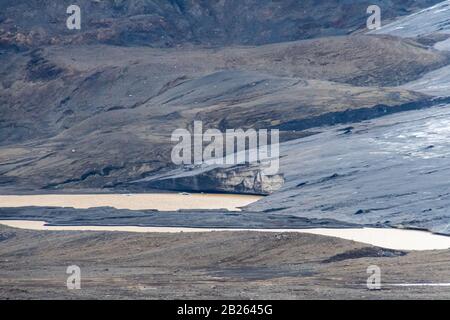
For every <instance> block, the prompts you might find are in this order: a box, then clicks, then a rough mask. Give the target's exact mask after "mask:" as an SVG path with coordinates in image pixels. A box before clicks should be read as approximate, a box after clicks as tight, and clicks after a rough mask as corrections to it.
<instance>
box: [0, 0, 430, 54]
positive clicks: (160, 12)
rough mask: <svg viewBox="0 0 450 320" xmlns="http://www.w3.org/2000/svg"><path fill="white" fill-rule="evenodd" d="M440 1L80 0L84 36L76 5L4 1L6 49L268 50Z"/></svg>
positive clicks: (1, 20)
mask: <svg viewBox="0 0 450 320" xmlns="http://www.w3.org/2000/svg"><path fill="white" fill-rule="evenodd" d="M438 2H439V0H437V1H436V0H370V1H368V0H367V1H366V0H358V1H347V0H333V1H330V0H319V1H317V0H314V1H312V0H308V1H297V0H257V1H255V0H214V1H209V0H77V1H76V2H75V3H76V4H77V5H79V6H80V8H81V12H82V28H81V31H69V30H67V28H66V24H65V21H66V18H67V15H66V8H67V7H68V6H69V5H70V4H73V3H74V1H68V0H64V1H55V0H3V1H1V3H0V45H2V46H7V47H15V48H29V47H34V46H39V45H49V44H99V43H103V44H115V45H125V46H130V45H145V46H153V47H167V46H174V45H177V44H190V45H191V44H194V45H197V44H202V45H214V46H223V45H230V44H257V45H259V44H265V43H277V42H283V41H292V40H299V39H309V38H315V37H323V36H335V35H345V34H349V33H351V32H354V31H356V30H358V29H360V28H364V27H365V23H366V19H367V16H368V15H367V13H366V9H367V7H368V6H369V5H372V4H377V5H379V6H380V7H381V8H382V12H383V19H387V20H389V19H392V18H395V17H398V16H402V15H407V14H409V13H411V12H414V11H416V10H418V9H420V8H424V7H428V6H431V5H433V4H435V3H438Z"/></svg>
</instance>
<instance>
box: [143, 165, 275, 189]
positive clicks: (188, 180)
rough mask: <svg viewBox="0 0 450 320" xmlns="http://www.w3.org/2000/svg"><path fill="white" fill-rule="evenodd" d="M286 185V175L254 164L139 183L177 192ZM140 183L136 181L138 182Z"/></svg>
mask: <svg viewBox="0 0 450 320" xmlns="http://www.w3.org/2000/svg"><path fill="white" fill-rule="evenodd" d="M283 184H284V177H283V175H282V174H276V175H265V174H263V173H262V171H261V169H260V168H258V167H254V166H248V165H243V166H234V167H229V168H214V169H211V170H204V171H202V170H200V171H197V170H193V171H191V172H188V173H182V174H178V175H177V174H175V175H172V176H165V177H162V178H160V179H158V178H157V179H154V180H150V181H148V180H141V181H138V182H137V185H140V186H144V187H146V188H157V189H164V190H177V191H202V192H229V193H248V194H260V195H268V194H271V193H273V192H275V191H277V190H278V189H280V188H281V187H282V186H283ZM135 185H136V184H135Z"/></svg>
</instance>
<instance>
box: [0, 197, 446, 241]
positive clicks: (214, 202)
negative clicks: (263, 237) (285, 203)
mask: <svg viewBox="0 0 450 320" xmlns="http://www.w3.org/2000/svg"><path fill="white" fill-rule="evenodd" d="M260 198H261V197H259V196H251V195H229V194H176V193H172V194H129V195H124V194H97V195H31V196H28V195H27V196H0V207H24V206H40V207H44V206H53V207H74V208H79V209H85V208H92V207H102V206H110V207H114V208H117V209H132V210H143V209H158V210H160V211H173V210H178V209H227V210H230V211H238V210H240V209H239V208H240V207H243V206H246V205H248V204H250V203H252V202H255V201H257V200H258V199H260ZM0 224H3V225H7V226H10V227H14V228H21V229H29V230H54V231H62V230H66V231H67V230H72V231H122V232H166V233H175V232H213V231H214V232H217V231H261V232H298V233H309V234H317V235H323V236H330V237H337V238H342V239H347V240H353V241H357V242H361V243H366V244H371V245H374V246H379V247H383V248H389V249H396V250H438V249H448V248H450V237H447V236H442V235H436V234H432V233H429V232H424V231H415V230H400V229H378V228H359V229H358V228H353V229H323V228H315V229H207V228H174V227H136V226H47V225H46V224H45V222H44V221H25V220H0Z"/></svg>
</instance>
